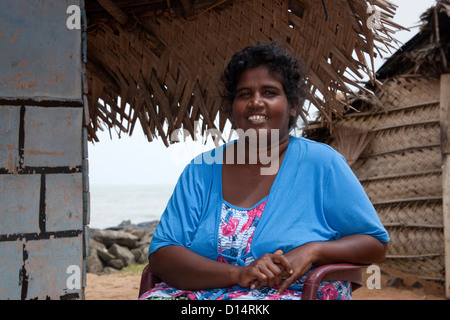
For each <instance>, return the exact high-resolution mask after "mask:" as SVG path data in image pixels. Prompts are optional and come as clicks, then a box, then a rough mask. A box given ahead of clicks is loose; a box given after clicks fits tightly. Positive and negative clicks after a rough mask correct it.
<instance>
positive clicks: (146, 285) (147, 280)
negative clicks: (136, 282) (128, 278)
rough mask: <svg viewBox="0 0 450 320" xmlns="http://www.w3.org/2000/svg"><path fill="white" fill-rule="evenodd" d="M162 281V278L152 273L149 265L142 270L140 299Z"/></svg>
mask: <svg viewBox="0 0 450 320" xmlns="http://www.w3.org/2000/svg"><path fill="white" fill-rule="evenodd" d="M161 281H162V280H161V279H160V278H158V277H157V276H155V275H154V274H152V273H151V271H150V266H149V265H148V264H147V265H146V266H145V268H144V270H142V275H141V284H140V286H139V297H140V296H142V295H143V294H144V293H146V292H147V291H149V290H150V289H151V288H153V287H154V286H155V284H157V283H159V282H161Z"/></svg>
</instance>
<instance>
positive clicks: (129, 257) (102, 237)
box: [86, 221, 158, 274]
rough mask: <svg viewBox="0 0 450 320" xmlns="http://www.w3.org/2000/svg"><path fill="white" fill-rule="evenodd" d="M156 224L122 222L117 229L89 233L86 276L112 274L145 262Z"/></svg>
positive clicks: (156, 222)
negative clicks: (88, 274)
mask: <svg viewBox="0 0 450 320" xmlns="http://www.w3.org/2000/svg"><path fill="white" fill-rule="evenodd" d="M157 224H158V221H151V222H143V223H139V224H131V222H130V221H124V222H122V223H121V224H120V225H118V226H117V227H113V228H108V229H104V230H102V229H90V230H89V249H90V250H89V252H90V253H89V256H88V257H86V270H87V272H89V273H96V274H100V273H114V272H116V271H117V270H120V269H122V268H124V267H126V266H130V265H133V264H142V263H146V262H147V261H148V260H147V255H148V247H149V245H150V241H151V240H152V237H153V232H154V230H155V228H156V225H157Z"/></svg>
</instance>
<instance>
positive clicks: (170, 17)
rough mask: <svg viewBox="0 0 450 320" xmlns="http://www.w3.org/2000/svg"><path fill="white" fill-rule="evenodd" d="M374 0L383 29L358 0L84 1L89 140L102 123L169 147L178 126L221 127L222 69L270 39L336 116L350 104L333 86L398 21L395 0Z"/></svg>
mask: <svg viewBox="0 0 450 320" xmlns="http://www.w3.org/2000/svg"><path fill="white" fill-rule="evenodd" d="M371 2H372V3H373V4H374V5H376V6H377V8H378V9H379V10H380V11H381V12H382V13H383V14H382V16H381V17H382V22H383V24H384V25H390V28H389V29H388V28H385V27H382V28H380V29H377V30H373V29H370V28H368V26H367V21H368V18H369V17H370V16H371V14H372V13H371V12H370V11H368V10H367V9H368V6H367V2H366V1H363V0H333V1H318V0H254V1H243V0H234V1H232V0H227V1H175V0H174V1H144V0H139V1H134V4H133V2H126V1H122V0H97V1H94V0H90V1H89V0H87V1H86V10H87V17H88V30H87V42H88V62H87V82H88V85H89V95H88V96H89V114H88V116H89V121H88V122H89V125H88V132H89V138H90V139H91V140H98V139H97V137H96V131H97V130H98V129H99V128H100V127H105V126H106V127H107V128H115V129H116V130H118V131H119V132H125V133H129V134H132V132H133V130H134V128H135V125H136V123H138V122H139V123H140V125H141V126H142V129H143V130H144V133H145V134H146V136H147V138H148V140H149V141H151V140H152V139H154V138H157V137H159V138H161V139H162V140H163V141H164V143H165V144H166V145H169V143H170V142H171V140H172V139H171V134H172V133H173V132H174V131H175V130H176V129H180V128H183V129H185V130H187V131H188V132H189V133H190V134H191V135H193V136H194V135H195V134H196V132H197V130H198V131H199V133H200V134H201V133H202V132H204V131H205V129H208V128H219V129H220V130H223V128H224V125H225V123H226V121H227V119H228V117H229V115H228V114H224V113H222V112H221V111H220V109H221V104H222V100H221V98H220V93H221V91H222V89H221V87H220V84H219V78H220V75H221V73H222V71H223V69H224V67H225V65H226V63H227V62H228V61H229V59H230V58H231V56H232V54H233V53H234V52H236V51H238V50H240V49H242V48H244V47H245V46H247V45H252V44H255V43H258V42H271V41H277V42H279V43H280V44H281V45H282V46H284V47H285V48H286V49H287V50H288V51H290V52H291V53H292V54H294V55H296V56H297V57H299V58H301V59H302V60H303V61H304V65H305V68H306V71H307V75H308V80H307V81H308V86H309V88H310V94H309V96H308V97H307V99H308V101H309V103H310V105H313V106H315V107H316V108H318V109H319V110H320V111H321V112H322V115H323V118H324V119H329V118H331V115H332V114H342V113H343V112H344V110H345V109H346V106H347V104H346V101H345V100H342V101H341V100H337V99H336V98H335V97H336V93H337V92H343V93H344V96H347V94H348V93H350V90H349V88H348V85H349V84H351V85H356V83H355V82H354V80H355V79H360V78H361V77H363V75H364V74H369V75H370V76H371V77H372V73H371V71H370V70H372V66H371V63H370V60H371V59H372V58H373V55H374V52H376V51H380V50H383V49H382V48H386V46H389V41H390V40H392V38H391V36H390V35H391V33H393V31H395V30H396V29H397V28H398V26H395V24H393V23H392V22H390V18H392V16H393V14H394V12H395V6H394V5H391V4H389V3H387V2H386V1H382V0H373V1H371ZM202 3H203V4H204V6H203V7H201V6H200V5H201V4H202ZM189 4H191V5H189ZM192 4H194V5H192ZM195 4H197V6H195ZM170 5H172V7H171V6H170ZM176 5H178V6H176ZM102 6H103V8H102ZM385 41H386V42H385ZM119 97H120V98H119ZM99 99H100V100H99ZM307 113H308V110H307V108H306V109H305V112H304V113H303V114H302V117H303V119H304V121H305V122H306V124H307V122H308V120H307V118H306V116H307ZM138 120H139V121H138ZM198 120H201V123H202V126H201V128H196V127H195V123H196V121H198Z"/></svg>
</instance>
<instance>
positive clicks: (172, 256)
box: [149, 246, 293, 290]
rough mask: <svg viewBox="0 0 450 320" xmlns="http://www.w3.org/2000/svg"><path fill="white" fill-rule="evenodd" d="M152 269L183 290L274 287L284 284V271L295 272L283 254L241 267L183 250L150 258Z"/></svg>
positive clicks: (175, 248)
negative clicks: (233, 286) (282, 279)
mask: <svg viewBox="0 0 450 320" xmlns="http://www.w3.org/2000/svg"><path fill="white" fill-rule="evenodd" d="M149 265H150V270H152V273H154V274H155V275H156V276H158V277H160V278H161V279H163V280H164V281H165V282H166V283H167V284H168V285H170V286H172V287H174V288H178V289H182V290H200V289H209V288H224V287H229V286H232V285H236V284H238V285H240V286H241V287H250V286H252V288H253V287H261V286H264V285H268V286H274V285H276V284H279V283H280V282H281V278H282V275H283V271H284V270H289V271H290V272H293V270H292V269H291V266H290V263H289V261H288V259H287V258H286V257H285V256H284V255H283V254H282V252H281V250H278V251H277V252H275V253H273V254H265V255H263V256H261V257H259V258H258V259H257V260H255V261H253V262H252V263H251V264H250V265H248V266H244V267H240V266H234V265H231V264H227V263H222V262H218V261H214V260H211V259H208V258H205V257H203V256H201V255H199V254H197V253H195V252H193V251H191V250H189V249H187V248H185V247H182V246H166V247H162V248H160V249H158V250H157V251H155V252H154V253H152V254H151V255H150V258H149ZM288 273H289V272H288Z"/></svg>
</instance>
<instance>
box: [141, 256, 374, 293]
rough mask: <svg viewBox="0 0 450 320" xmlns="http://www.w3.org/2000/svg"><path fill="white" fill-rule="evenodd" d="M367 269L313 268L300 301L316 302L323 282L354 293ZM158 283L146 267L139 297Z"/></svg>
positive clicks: (352, 266)
mask: <svg viewBox="0 0 450 320" xmlns="http://www.w3.org/2000/svg"><path fill="white" fill-rule="evenodd" d="M367 267H368V265H358V264H351V263H336V264H327V265H323V266H320V267H317V268H315V269H314V270H312V271H311V272H310V273H309V274H308V276H307V277H306V279H305V283H304V284H303V292H302V300H316V298H317V292H318V290H319V285H320V283H321V282H323V281H349V282H351V284H352V290H353V291H355V290H356V289H358V288H360V287H361V286H362V269H363V268H367ZM158 282H161V279H159V278H158V277H157V276H155V275H154V274H152V273H151V272H150V267H149V265H146V266H145V268H144V270H143V271H142V276H141V283H140V287H139V297H140V296H142V295H143V294H144V293H145V292H147V291H148V290H150V289H151V288H153V287H154V286H155V284H156V283H158Z"/></svg>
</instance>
